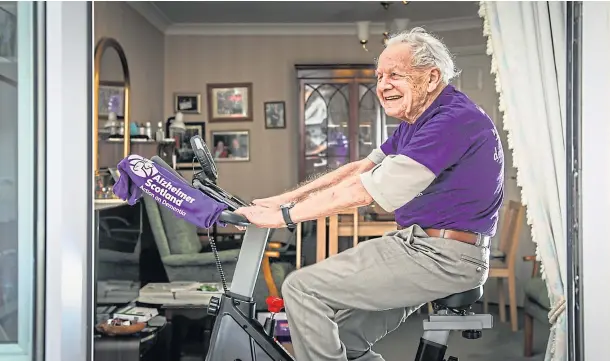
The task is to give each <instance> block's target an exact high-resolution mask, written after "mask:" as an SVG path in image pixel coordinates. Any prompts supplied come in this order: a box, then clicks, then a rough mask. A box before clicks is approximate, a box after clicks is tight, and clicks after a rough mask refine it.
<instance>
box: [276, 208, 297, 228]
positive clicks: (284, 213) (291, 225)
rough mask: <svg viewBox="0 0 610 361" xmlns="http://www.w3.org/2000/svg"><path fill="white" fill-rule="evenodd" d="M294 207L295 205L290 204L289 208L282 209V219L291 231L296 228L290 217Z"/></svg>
mask: <svg viewBox="0 0 610 361" xmlns="http://www.w3.org/2000/svg"><path fill="white" fill-rule="evenodd" d="M292 207H294V204H290V205H288V206H282V207H280V208H281V210H282V217H283V218H284V222H286V226H288V228H289V229H294V228H296V226H297V225H296V224H295V223H294V222H293V221H292V218H291V217H290V209H291V208H292Z"/></svg>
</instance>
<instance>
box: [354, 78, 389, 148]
mask: <svg viewBox="0 0 610 361" xmlns="http://www.w3.org/2000/svg"><path fill="white" fill-rule="evenodd" d="M358 99H359V101H358V159H363V158H366V157H367V156H368V155H369V154H370V153H371V151H372V150H373V149H375V148H376V147H378V146H379V144H380V141H381V127H380V125H381V123H382V120H383V117H384V116H385V115H384V113H383V109H382V108H381V104H379V99H377V94H376V84H374V83H373V84H358Z"/></svg>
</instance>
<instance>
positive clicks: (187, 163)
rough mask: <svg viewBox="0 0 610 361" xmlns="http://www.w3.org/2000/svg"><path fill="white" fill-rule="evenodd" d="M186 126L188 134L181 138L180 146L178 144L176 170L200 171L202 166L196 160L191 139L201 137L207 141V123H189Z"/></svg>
mask: <svg viewBox="0 0 610 361" xmlns="http://www.w3.org/2000/svg"><path fill="white" fill-rule="evenodd" d="M184 125H185V126H186V132H184V133H183V134H182V135H181V136H180V139H179V140H178V144H176V154H177V155H176V168H177V169H179V170H183V169H193V168H195V169H199V168H201V166H200V165H199V163H198V162H197V160H195V153H194V152H193V148H191V137H192V136H195V135H199V136H201V137H202V138H203V139H205V122H189V123H184Z"/></svg>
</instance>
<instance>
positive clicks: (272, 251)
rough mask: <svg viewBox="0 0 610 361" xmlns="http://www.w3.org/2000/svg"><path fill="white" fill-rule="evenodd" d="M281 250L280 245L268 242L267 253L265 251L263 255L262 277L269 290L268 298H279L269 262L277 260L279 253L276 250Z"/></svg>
mask: <svg viewBox="0 0 610 361" xmlns="http://www.w3.org/2000/svg"><path fill="white" fill-rule="evenodd" d="M280 248H282V244H281V243H279V242H269V243H267V249H269V250H268V251H265V255H264V256H263V263H262V264H261V267H262V269H263V277H265V283H266V284H267V287H268V288H269V296H272V297H279V296H280V293H279V291H278V290H277V286H276V284H275V280H274V279H273V273H272V272H271V262H270V260H269V259H270V258H279V257H280V252H279V251H277V249H280Z"/></svg>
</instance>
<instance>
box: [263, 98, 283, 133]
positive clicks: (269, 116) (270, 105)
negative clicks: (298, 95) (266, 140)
mask: <svg viewBox="0 0 610 361" xmlns="http://www.w3.org/2000/svg"><path fill="white" fill-rule="evenodd" d="M265 128H266V129H283V128H286V102H265Z"/></svg>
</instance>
